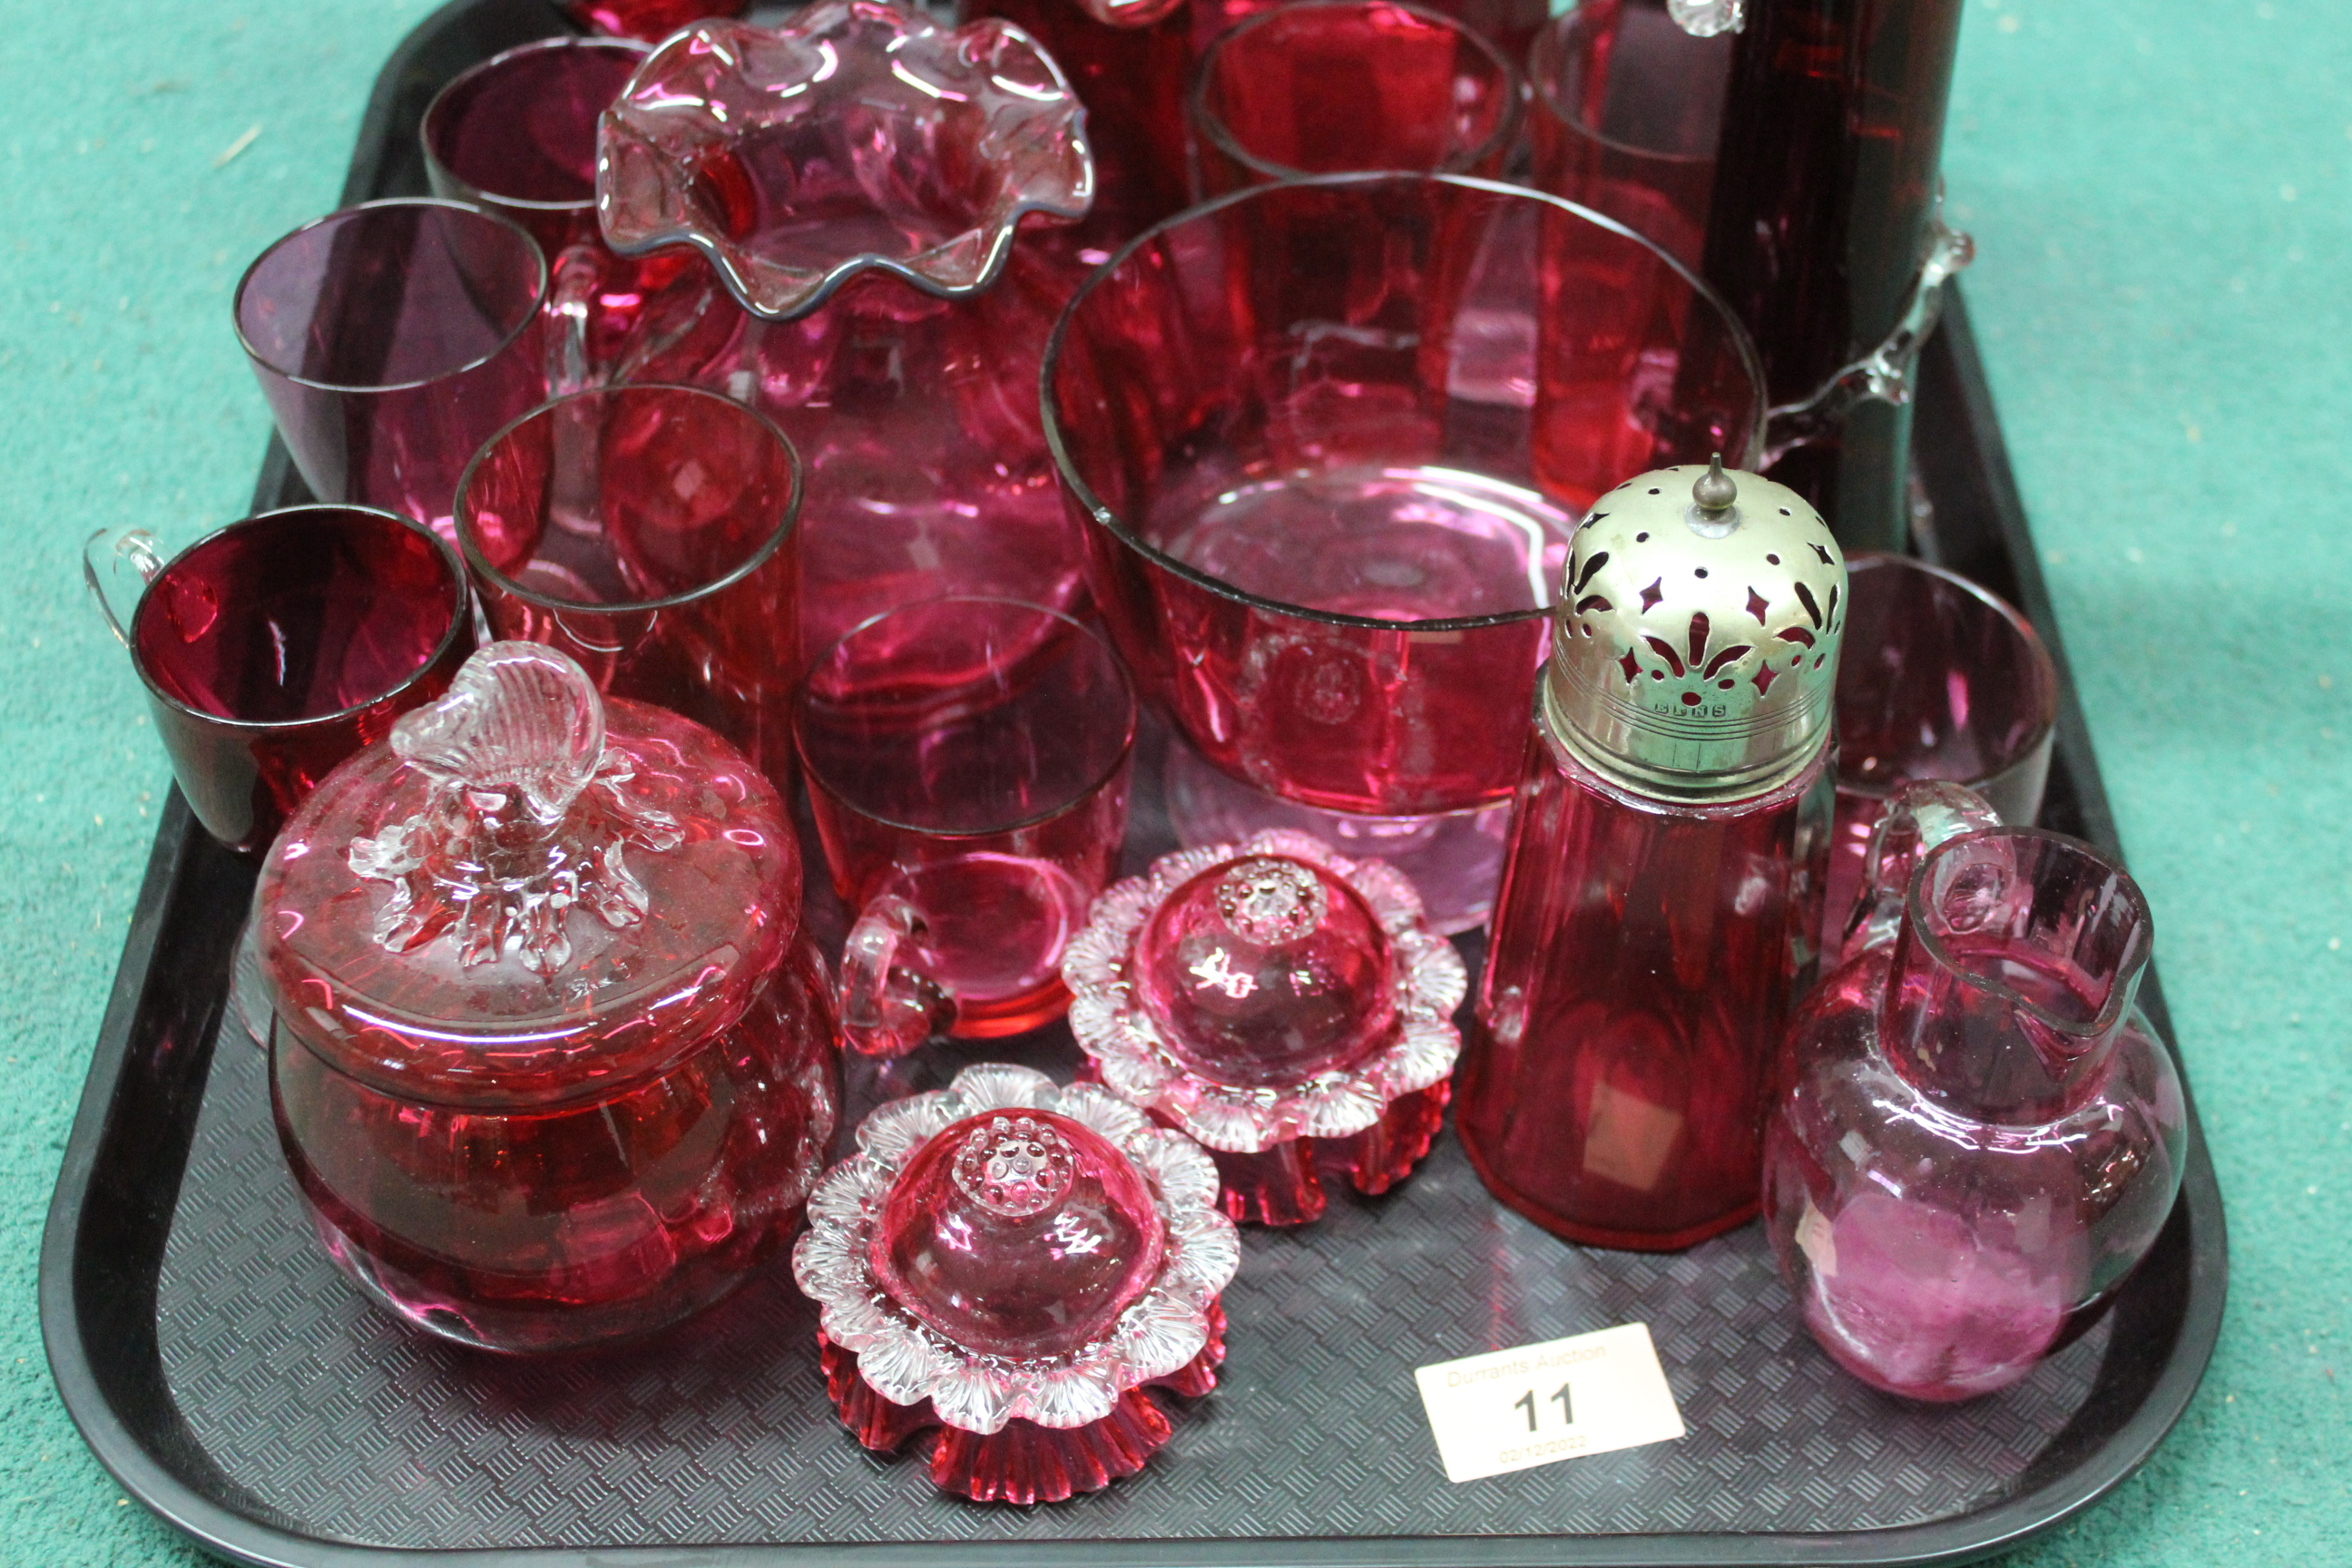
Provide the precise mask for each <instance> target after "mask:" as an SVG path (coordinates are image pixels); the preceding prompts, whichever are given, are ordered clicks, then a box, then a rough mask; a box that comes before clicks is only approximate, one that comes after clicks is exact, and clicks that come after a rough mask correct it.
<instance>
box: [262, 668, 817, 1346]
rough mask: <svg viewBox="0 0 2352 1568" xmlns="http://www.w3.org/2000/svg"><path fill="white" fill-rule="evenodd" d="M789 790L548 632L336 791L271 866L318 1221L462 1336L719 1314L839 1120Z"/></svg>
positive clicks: (308, 1186) (484, 1340) (784, 1224)
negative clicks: (598, 685)
mask: <svg viewBox="0 0 2352 1568" xmlns="http://www.w3.org/2000/svg"><path fill="white" fill-rule="evenodd" d="M800 896H801V868H800V857H799V851H798V848H797V846H796V841H795V839H794V837H793V830H792V826H791V821H790V818H789V817H788V816H786V815H785V812H784V808H783V805H782V802H781V801H780V800H779V799H778V798H777V795H776V793H775V790H774V788H773V787H772V785H770V784H768V782H767V781H766V779H764V778H763V777H762V776H761V774H760V773H759V772H758V770H757V769H755V768H753V767H752V766H751V763H748V762H747V761H745V760H744V758H743V757H742V756H741V755H740V753H738V752H736V751H735V750H734V749H733V748H732V747H730V746H729V745H728V744H727V743H726V742H723V741H721V740H720V739H719V737H718V736H716V735H714V734H712V733H711V732H710V731H708V730H705V729H703V728H701V727H700V726H699V725H696V724H692V723H689V722H688V721H686V720H683V719H680V718H677V717H676V716H675V715H673V714H670V713H667V712H665V711H663V710H660V709H657V708H652V707H647V706H646V705H644V704H641V703H635V702H628V701H624V700H619V699H611V700H605V701H604V702H602V703H600V701H599V700H598V698H597V695H596V689H595V687H594V686H593V684H591V683H590V681H589V679H588V677H587V675H586V674H585V673H584V672H583V671H582V669H581V668H580V667H579V666H578V665H576V664H574V663H573V662H572V660H571V659H570V658H567V657H565V656H564V655H563V654H562V653H559V652H557V651H555V650H554V649H552V648H548V647H541V646H540V645H539V644H536V643H516V642H507V643H493V644H491V645H490V646H489V647H485V648H484V649H483V650H482V651H481V652H479V653H478V654H476V655H475V656H474V658H472V659H471V660H469V661H468V662H467V665H466V667H465V668H464V669H463V670H461V671H460V672H459V674H458V676H457V680H456V682H455V683H454V684H453V685H452V686H451V687H450V689H449V694H448V695H447V696H446V697H445V698H443V699H442V700H440V701H439V702H436V703H435V704H433V705H432V706H430V707H426V708H421V709H418V710H415V712H413V713H410V714H409V715H407V716H406V717H405V718H404V719H402V720H401V721H400V722H399V723H398V724H397V725H395V726H394V729H393V732H392V737H391V740H390V742H388V743H385V744H380V745H377V746H373V747H371V748H369V749H368V750H367V751H365V752H362V753H360V754H359V755H358V756H356V757H354V758H353V759H352V761H350V762H349V763H345V764H344V765H343V766H342V767H341V768H338V769H337V770H336V771H335V772H334V773H332V774H331V775H329V777H328V778H327V780H326V782H325V783H323V784H320V787H319V789H318V792H317V793H316V794H315V795H312V796H311V797H310V800H309V802H307V803H306V804H305V805H303V807H302V809H301V810H300V811H299V813H298V814H297V815H296V816H295V817H294V819H293V820H292V821H291V822H290V823H289V824H288V826H287V828H286V831H285V832H284V833H283V834H282V835H281V836H280V837H279V838H278V843H277V845H276V847H273V848H272V849H271V851H270V854H269V858H268V862H267V863H266V864H265V865H264V867H263V868H262V874H261V886H260V891H259V896H258V898H257V904H256V909H257V920H259V921H261V922H262V926H261V931H262V934H261V962H262V964H263V967H264V970H265V972H266V973H267V974H268V979H269V984H270V987H271V990H272V992H273V993H274V998H275V1001H276V1005H277V1012H278V1026H277V1030H276V1033H275V1036H274V1037H273V1039H272V1041H271V1049H270V1089H271V1102H272V1106H273V1109H274V1110H275V1112H276V1116H277V1121H278V1138H279V1141H280V1142H281V1144H282V1145H283V1146H284V1149H285V1152H286V1157H287V1160H288V1162H289V1163H290V1164H291V1165H292V1166H293V1170H294V1176H295V1179H296V1181H297V1183H298V1184H299V1186H300V1188H301V1192H302V1195H303V1198H304V1200H305V1201H306V1202H307V1203H308V1205H310V1213H311V1217H312V1219H313V1220H314V1221H315V1222H316V1224H317V1226H318V1229H319V1235H320V1239H321V1240H323V1241H324V1242H325V1243H326V1246H327V1250H328V1251H329V1252H330V1253H331V1254H332V1255H333V1257H334V1258H335V1261H336V1262H337V1263H338V1264H339V1265H340V1266H341V1268H342V1269H343V1271H344V1272H345V1273H347V1274H349V1275H350V1276H351V1277H352V1279H354V1280H356V1281H358V1283H359V1284H360V1285H361V1286H362V1288H363V1289H365V1290H366V1291H367V1292H368V1293H369V1294H370V1295H371V1296H373V1297H374V1298H375V1299H376V1300H379V1301H380V1302H382V1303H383V1304H384V1305H385V1306H387V1307H389V1308H391V1309H392V1310H394V1311H395V1312H397V1313H398V1314H399V1315H400V1316H401V1317H403V1318H405V1319H406V1320H408V1321H410V1322H413V1323H415V1324H417V1325H418V1326H420V1327H422V1328H425V1329H427V1330H430V1331H433V1332H434V1333H436V1334H440V1335H442V1336H443V1337H445V1338H447V1339H452V1340H456V1341H458V1342H463V1343H467V1344H472V1345H478V1346H482V1347H485V1348H488V1349H492V1350H502V1351H548V1350H561V1349H568V1348H572V1347H575V1346H580V1345H585V1344H592V1343H595V1342H604V1341H609V1340H614V1339H619V1338H623V1337H625V1336H628V1335H632V1334H636V1333H641V1332H644V1331H648V1330H651V1329H655V1328H658V1327H660V1326H662V1325H663V1324H665V1323H668V1322H670V1321H674V1320H676V1319H677V1318H681V1317H684V1316H685V1315H686V1314H688V1312H691V1311H693V1310H696V1309H697V1308H699V1307H701V1306H703V1305H704V1304H706V1303H708V1302H709V1301H711V1300H716V1299H717V1298H718V1297H719V1296H720V1295H722V1294H724V1293H725V1292H726V1291H727V1290H728V1289H730V1288H732V1287H733V1286H734V1285H735V1284H736V1283H738V1282H739V1281H740V1280H741V1279H743V1278H744V1276H745V1275H746V1274H748V1273H749V1272H750V1271H751V1269H752V1268H755V1267H756V1266H757V1265H759V1264H760V1263H761V1261H763V1260H764V1259H765V1258H768V1257H770V1256H771V1255H772V1254H773V1252H774V1251H775V1249H776V1248H777V1247H778V1246H780V1245H781V1244H782V1242H783V1240H784V1239H785V1238H786V1237H788V1236H789V1235H790V1234H791V1232H792V1229H793V1226H794V1225H795V1224H796V1223H797V1222H798V1220H799V1217H800V1214H801V1207H802V1204H803V1200H804V1199H805V1198H806V1196H807V1194H808V1192H809V1189H810V1187H811V1186H812V1185H813V1184H814V1182H815V1180H816V1175H817V1173H818V1171H819V1170H820V1169H821V1168H822V1166H823V1164H824V1151H825V1147H826V1144H827V1143H828V1142H829V1141H830V1140H831V1137H832V1134H833V1129H834V1125H835V1116H836V1114H837V1110H836V1107H837V1104H838V1091H837V1088H836V1084H835V1075H836V1071H837V1062H836V1058H835V1026H834V1019H833V1013H832V1002H831V987H830V985H829V984H827V981H826V978H825V974H824V961H823V960H822V959H821V958H820V957H819V956H818V954H817V952H816V949H815V947H814V943H813V942H811V941H810V939H809V937H808V936H807V934H806V933H805V932H804V931H802V930H801V927H800V921H799V911H800Z"/></svg>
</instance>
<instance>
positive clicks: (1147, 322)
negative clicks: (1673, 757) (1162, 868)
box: [1045, 174, 1762, 902]
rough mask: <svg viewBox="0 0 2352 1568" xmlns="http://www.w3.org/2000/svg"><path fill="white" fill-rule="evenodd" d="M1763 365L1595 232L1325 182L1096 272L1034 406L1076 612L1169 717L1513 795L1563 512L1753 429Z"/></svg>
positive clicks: (1354, 785)
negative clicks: (1084, 575)
mask: <svg viewBox="0 0 2352 1568" xmlns="http://www.w3.org/2000/svg"><path fill="white" fill-rule="evenodd" d="M1758 386H1759V382H1758V380H1757V377H1756V374H1755V370H1754V361H1753V357H1752V355H1751V353H1749V351H1748V345H1747V340H1746V336H1745V334H1744V332H1743V331H1741V329H1740V327H1739V326H1738V323H1737V322H1736V321H1733V320H1732V318H1731V317H1730V315H1729V314H1728V313H1727V312H1726V311H1724V310H1722V308H1721V307H1720V306H1719V305H1718V304H1717V302H1716V300H1714V298H1713V297H1712V296H1711V295H1709V294H1708V293H1707V292H1706V289H1705V287H1704V286H1703V285H1701V284H1700V283H1699V282H1697V280H1696V279H1694V278H1693V277H1692V276H1691V275H1690V274H1689V273H1688V272H1687V271H1686V270H1685V269H1684V268H1682V266H1681V265H1680V264H1679V263H1677V262H1675V261H1674V260H1672V259H1671V258H1668V257H1666V256H1664V254H1662V253H1661V252H1659V251H1658V250H1657V249H1656V248H1655V247H1653V246H1651V245H1650V244H1649V243H1648V242H1647V241H1644V240H1643V239H1641V238H1639V237H1636V236H1633V235H1631V234H1629V233H1627V232H1626V231H1624V230H1623V229H1622V228H1620V227H1619V226H1616V225H1614V224H1612V223H1609V222H1607V221H1606V220H1602V219H1598V218H1596V217H1594V216H1591V215H1590V214H1587V213H1585V212H1583V211H1581V210H1580V209H1579V208H1576V207H1572V206H1570V205H1568V204H1566V203H1563V202H1559V201H1558V200H1556V199H1553V198H1550V197H1546V196H1542V195H1535V194H1533V193H1530V192H1527V191H1524V190H1520V189H1517V188H1515V187H1508V186H1502V185H1495V184H1486V183H1484V182H1480V181H1473V180H1467V179H1463V178H1459V177H1454V176H1424V175H1392V174H1367V175H1333V176H1325V177H1322V178H1319V179H1316V180H1311V181H1302V182H1297V183H1293V184H1279V185H1265V186H1257V187H1254V188H1252V189H1250V190H1247V191H1244V192H1241V193H1238V194H1236V195H1233V196H1229V197H1226V198H1224V199H1223V200H1220V201H1217V202H1214V203H1211V204H1209V205H1205V206H1202V207H1200V208H1196V209H1194V210H1193V211H1192V212H1191V213H1188V214H1186V215H1184V216H1181V217H1180V218H1177V219H1175V220H1173V221H1171V222H1170V223H1168V224H1166V225H1163V226H1160V228H1158V229H1155V230H1153V231H1152V232H1151V233H1150V234H1148V235H1146V236H1145V237H1142V238H1141V239H1139V240H1138V241H1137V242H1136V244H1135V245H1134V246H1133V247H1130V248H1129V250H1127V251H1126V252H1125V253H1123V254H1122V255H1121V256H1120V257H1119V258H1118V259H1117V260H1115V261H1114V262H1112V263H1111V264H1110V265H1109V266H1108V267H1106V268H1102V269H1101V270H1100V271H1098V272H1097V273H1096V274H1095V275H1094V276H1093V277H1092V278H1090V279H1088V280H1087V285H1086V287H1085V288H1084V289H1081V290H1080V291H1079V293H1078V295H1077V296H1076V299H1074V300H1072V301H1071V304H1070V306H1069V309H1068V310H1066V312H1065V313H1064V316H1063V318H1062V321H1061V322H1060V323H1059V324H1058V325H1057V327H1056V328H1055V338H1054V344H1053V347H1052V350H1051V352H1050V353H1049V357H1048V359H1047V363H1046V375H1045V417H1046V433H1047V436H1048V438H1049V439H1050V440H1051V442H1052V443H1053V447H1054V453H1055V460H1056V462H1057V465H1058V468H1059V471H1060V475H1061V479H1062V482H1063V486H1064V489H1065V492H1066V496H1067V498H1068V500H1069V504H1070V509H1071V514H1072V516H1073V517H1074V518H1076V519H1078V520H1080V521H1083V522H1085V523H1087V525H1088V531H1089V536H1090V539H1091V542H1092V552H1091V558H1092V562H1093V567H1092V577H1093V582H1094V586H1095V593H1096V599H1097V604H1098V605H1100V606H1101V607H1102V609H1103V612H1104V614H1105V615H1106V616H1107V617H1108V620H1109V622H1110V625H1111V626H1112V628H1113V630H1114V632H1115V633H1116V635H1117V637H1118V640H1119V646H1120V648H1121V651H1122V652H1123V653H1125V654H1126V655H1127V658H1128V662H1129V667H1130V668H1133V669H1134V670H1135V671H1136V672H1137V675H1138V677H1139V679H1140V680H1141V681H1142V682H1143V684H1144V686H1145V687H1146V689H1147V690H1149V691H1150V694H1151V695H1152V696H1153V697H1154V699H1155V700H1158V701H1159V702H1160V703H1161V704H1163V705H1164V706H1165V707H1166V708H1167V709H1168V710H1169V711H1170V712H1171V714H1172V716H1173V717H1174V719H1175V721H1176V722H1177V724H1178V726H1179V727H1180V728H1181V730H1182V731H1183V734H1184V737H1185V739H1186V740H1188V741H1189V742H1191V744H1192V746H1193V747H1194V748H1195V749H1196V750H1197V751H1198V752H1200V754H1201V755H1202V757H1204V758H1205V759H1206V760H1207V761H1208V762H1209V763H1213V765H1214V766H1216V767H1217V768H1218V769H1220V770H1222V771H1223V772H1224V773H1228V774H1230V775H1232V776H1233V777H1234V778H1237V779H1240V780H1243V781H1245V782H1246V783H1248V784H1253V785H1255V786H1256V787H1257V788H1258V789H1261V790H1264V791H1265V792H1267V793H1269V794H1271V795H1277V796H1280V797H1282V798H1283V799H1285V800H1287V801H1293V802H1298V803H1301V804H1304V805H1311V806H1315V807H1318V808H1320V809H1325V810H1330V811H1341V812H1355V813H1362V814H1366V815H1370V816H1408V815H1422V814H1430V813H1441V812H1454V811H1463V810H1468V809H1475V808H1478V807H1486V806H1493V805H1497V804H1498V803H1501V802H1504V801H1507V799H1508V798H1509V796H1510V794H1511V791H1512V789H1513V786H1514V785H1515V784H1517V779H1518V775H1519V764H1520V761H1521V758H1522V756H1523V755H1524V752H1525V745H1526V726H1527V715H1528V710H1529V704H1530V703H1531V701H1532V700H1533V697H1534V688H1535V681H1536V670H1537V667H1538V664H1539V663H1540V662H1541V660H1542V658H1543V650H1544V647H1545V640H1546V619H1545V616H1546V611H1547V610H1548V608H1549V605H1550V604H1551V601H1552V596H1553V592H1554V589H1555V588H1556V586H1557V585H1558V584H1559V574H1560V570H1561V567H1562V565H1563V564H1564V563H1565V562H1566V560H1567V557H1568V552H1569V541H1570V535H1571V533H1572V531H1573V530H1574V528H1575V526H1576V522H1577V520H1578V518H1579V517H1580V515H1581V514H1582V513H1583V510H1584V509H1585V508H1586V507H1587V506H1588V505H1590V504H1591V502H1592V500H1593V499H1594V498H1595V497H1596V496H1598V495H1600V494H1601V491H1603V490H1604V489H1608V488H1609V486H1611V485H1612V484H1614V483H1616V482H1617V480H1618V479H1622V477H1623V476H1624V475H1625V474H1626V473H1628V472H1632V471H1634V470H1637V469H1639V468H1643V467H1644V466H1647V465H1648V464H1650V463H1652V462H1654V461H1659V460H1665V461H1672V460H1675V458H1682V459H1685V460H1691V461H1697V462H1705V461H1706V458H1707V456H1708V454H1709V453H1710V452H1714V451H1717V450H1720V451H1722V452H1724V453H1726V454H1727V456H1730V455H1733V454H1737V453H1740V452H1745V451H1748V450H1749V449H1750V447H1751V446H1752V444H1753V442H1754V441H1755V439H1756V432H1757V428H1758V425H1759V421H1760V418H1761V415H1762V404H1761V400H1760V397H1759V393H1758ZM1221 826H1223V825H1222V824H1221ZM1411 874H1412V877H1413V879H1414V880H1415V882H1416V883H1417V884H1420V885H1422V886H1423V888H1424V889H1425V890H1426V889H1429V888H1430V885H1431V882H1432V880H1433V878H1432V874H1431V873H1430V872H1429V871H1428V870H1426V869H1424V868H1421V867H1418V866H1416V867H1414V868H1412V871H1411ZM1432 897H1433V902H1436V901H1438V899H1437V896H1436V895H1434V894H1433V895H1432Z"/></svg>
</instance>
